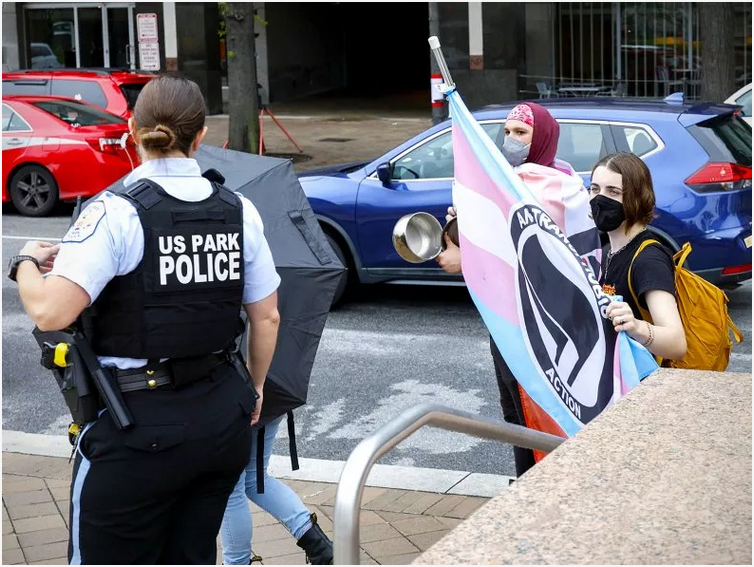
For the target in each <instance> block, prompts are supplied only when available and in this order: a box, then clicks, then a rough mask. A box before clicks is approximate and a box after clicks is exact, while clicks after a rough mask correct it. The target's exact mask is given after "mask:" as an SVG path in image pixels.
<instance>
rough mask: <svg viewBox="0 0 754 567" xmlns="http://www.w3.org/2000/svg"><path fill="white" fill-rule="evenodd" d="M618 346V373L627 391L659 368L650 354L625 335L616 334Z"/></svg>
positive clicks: (622, 333)
mask: <svg viewBox="0 0 754 567" xmlns="http://www.w3.org/2000/svg"><path fill="white" fill-rule="evenodd" d="M618 344H619V345H620V347H619V348H620V371H621V374H622V375H623V382H624V383H625V384H626V385H627V386H628V388H629V390H633V389H634V388H635V387H636V386H638V385H639V382H640V381H641V380H644V378H646V377H647V376H649V375H650V374H652V372H654V371H655V370H657V369H658V368H659V366H658V364H657V361H656V360H655V357H654V356H653V355H652V353H651V352H649V351H648V350H647V349H646V348H644V347H643V346H642V345H640V344H639V343H638V342H636V341H635V340H633V339H632V338H631V337H629V336H628V334H627V333H624V332H620V333H618Z"/></svg>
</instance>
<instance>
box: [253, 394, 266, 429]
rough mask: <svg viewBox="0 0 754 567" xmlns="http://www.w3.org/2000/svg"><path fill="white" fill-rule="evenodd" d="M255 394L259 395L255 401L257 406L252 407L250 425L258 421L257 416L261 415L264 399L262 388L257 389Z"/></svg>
mask: <svg viewBox="0 0 754 567" xmlns="http://www.w3.org/2000/svg"><path fill="white" fill-rule="evenodd" d="M256 390H257V394H258V395H259V399H258V400H257V405H256V406H254V411H253V412H252V414H251V425H254V424H256V422H257V421H259V416H260V415H261V414H262V400H263V399H264V392H263V389H262V388H257V389H256Z"/></svg>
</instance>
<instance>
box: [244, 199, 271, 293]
mask: <svg viewBox="0 0 754 567" xmlns="http://www.w3.org/2000/svg"><path fill="white" fill-rule="evenodd" d="M236 195H238V196H239V197H240V198H241V202H242V204H243V246H244V247H243V250H244V252H243V259H244V287H243V303H244V305H246V304H247V303H255V302H257V301H260V300H262V299H264V298H265V297H267V296H268V295H270V294H271V293H272V292H274V291H275V290H276V289H277V288H278V286H279V285H280V276H279V275H278V273H277V271H276V270H275V262H274V260H273V258H272V252H271V251H270V246H269V244H268V243H267V239H266V238H265V237H264V225H263V224H262V217H260V216H259V212H258V211H257V209H256V207H255V206H254V205H253V204H252V203H251V201H249V199H247V198H246V197H244V196H243V195H241V194H240V193H236Z"/></svg>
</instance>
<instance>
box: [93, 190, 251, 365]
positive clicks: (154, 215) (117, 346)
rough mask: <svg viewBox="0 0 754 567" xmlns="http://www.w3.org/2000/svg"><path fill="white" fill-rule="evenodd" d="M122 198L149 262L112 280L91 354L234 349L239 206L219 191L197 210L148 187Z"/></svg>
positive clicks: (96, 314) (100, 304)
mask: <svg viewBox="0 0 754 567" xmlns="http://www.w3.org/2000/svg"><path fill="white" fill-rule="evenodd" d="M118 194H119V195H120V196H122V197H124V198H126V199H128V200H129V201H130V202H131V203H133V205H134V207H136V210H137V211H138V213H139V218H140V219H141V225H142V227H143V229H144V256H143V257H142V260H141V262H140V263H139V265H138V266H137V267H136V269H135V270H134V271H132V272H130V273H128V274H126V275H124V276H117V277H115V278H113V279H112V280H110V282H109V283H108V284H107V285H106V286H105V289H104V290H103V291H102V293H101V294H100V295H99V297H98V298H97V300H96V301H95V302H94V304H93V305H92V307H91V308H90V309H89V316H90V321H91V322H90V326H91V328H90V333H89V334H90V336H91V340H92V345H93V347H94V351H95V352H96V353H97V354H98V355H100V356H118V357H127V358H147V359H157V358H181V357H193V356H199V355H203V354H209V353H211V352H216V351H220V350H223V349H225V348H227V347H229V346H231V345H232V343H233V341H234V339H235V338H236V336H237V335H238V333H239V330H240V328H239V327H240V325H242V324H241V322H240V317H239V315H240V311H241V302H242V296H243V284H244V257H243V214H242V204H241V200H240V199H239V198H238V196H237V195H236V194H235V193H233V192H232V191H230V190H228V189H226V188H225V187H223V186H221V185H218V184H216V183H212V195H211V196H210V197H208V198H207V199H205V200H203V201H199V202H193V203H191V202H186V201H181V200H179V199H176V198H174V197H171V196H170V195H169V194H168V193H166V192H165V190H164V189H163V188H162V187H160V186H159V185H157V184H156V183H154V182H152V181H148V180H142V181H139V182H137V183H136V184H135V185H132V186H131V187H128V188H127V189H125V190H124V191H121V192H119V193H118ZM88 326H89V325H88ZM241 329H242V327H241Z"/></svg>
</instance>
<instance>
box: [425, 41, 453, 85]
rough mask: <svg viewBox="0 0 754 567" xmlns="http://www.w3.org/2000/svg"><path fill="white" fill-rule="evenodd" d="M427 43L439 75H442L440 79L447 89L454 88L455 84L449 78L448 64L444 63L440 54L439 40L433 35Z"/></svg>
mask: <svg viewBox="0 0 754 567" xmlns="http://www.w3.org/2000/svg"><path fill="white" fill-rule="evenodd" d="M428 41H429V48H430V49H431V50H432V53H433V54H434V56H435V59H437V66H438V67H439V68H440V73H442V79H443V81H445V85H446V86H447V87H455V86H456V84H455V83H454V82H453V78H452V77H451V76H450V69H448V64H447V63H446V62H445V56H444V55H443V54H442V49H441V48H440V40H439V39H437V36H436V35H433V36H432V37H430V38H429V40H428Z"/></svg>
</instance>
